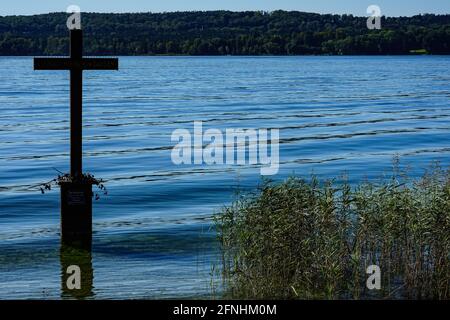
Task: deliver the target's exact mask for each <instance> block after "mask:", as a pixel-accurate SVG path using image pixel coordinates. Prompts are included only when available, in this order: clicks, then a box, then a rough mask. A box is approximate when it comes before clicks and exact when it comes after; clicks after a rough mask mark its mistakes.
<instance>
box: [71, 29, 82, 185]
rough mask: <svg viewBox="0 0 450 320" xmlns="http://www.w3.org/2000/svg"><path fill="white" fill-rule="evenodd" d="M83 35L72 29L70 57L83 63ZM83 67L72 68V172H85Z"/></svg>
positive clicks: (74, 175)
mask: <svg viewBox="0 0 450 320" xmlns="http://www.w3.org/2000/svg"><path fill="white" fill-rule="evenodd" d="M82 58H83V35H82V31H81V30H76V29H75V30H71V31H70V59H72V61H74V62H75V61H77V62H80V63H81V59H82ZM82 116H83V69H82V68H76V67H75V68H72V69H71V70H70V174H71V175H72V176H73V177H76V176H79V175H80V174H82V173H83V171H82V170H83V156H82V154H83V140H82V139H83V138H82V137H83V120H82Z"/></svg>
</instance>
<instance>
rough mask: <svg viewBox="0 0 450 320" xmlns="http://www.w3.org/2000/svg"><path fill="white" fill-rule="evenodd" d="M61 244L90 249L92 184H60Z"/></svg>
mask: <svg viewBox="0 0 450 320" xmlns="http://www.w3.org/2000/svg"><path fill="white" fill-rule="evenodd" d="M61 243H62V244H63V245H68V246H72V247H78V248H84V249H87V250H90V249H91V245H92V184H89V183H74V182H63V183H61Z"/></svg>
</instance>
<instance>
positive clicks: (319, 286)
mask: <svg viewBox="0 0 450 320" xmlns="http://www.w3.org/2000/svg"><path fill="white" fill-rule="evenodd" d="M216 227H217V229H218V232H219V239H220V242H221V248H222V253H223V259H222V261H223V265H222V270H223V278H224V283H225V289H226V290H225V291H226V295H227V296H229V297H231V298H250V299H280V298H281V299H313V298H314V299H358V298H389V299H396V298H425V299H449V298H450V284H449V279H450V264H449V254H450V173H449V172H443V171H442V170H441V169H439V168H438V167H436V168H434V169H433V170H432V171H431V172H429V173H427V174H425V175H424V176H423V177H422V178H421V179H419V180H414V181H409V180H408V178H407V177H405V176H403V177H402V174H401V173H400V172H399V171H398V170H396V172H395V173H394V175H393V177H392V179H390V180H389V181H387V182H382V183H380V184H375V183H371V182H364V183H362V184H360V185H358V186H355V187H351V186H350V185H349V184H348V183H347V182H345V181H344V183H342V184H340V185H336V183H335V182H334V181H325V182H320V181H319V180H318V179H317V178H316V177H314V176H313V177H312V178H311V180H310V181H306V180H302V179H298V178H290V179H288V180H287V181H285V182H284V183H281V184H274V183H271V182H265V183H264V184H263V185H262V186H261V187H260V189H259V190H258V192H257V193H255V194H246V195H240V196H239V197H238V199H237V200H236V201H235V202H234V203H233V204H232V205H231V206H230V207H227V208H225V209H223V211H222V212H221V213H220V214H218V215H217V216H216ZM372 264H376V265H378V266H380V268H381V275H382V285H381V290H379V291H377V290H375V291H369V290H368V289H367V288H366V280H367V277H368V275H367V274H366V268H367V266H369V265H372Z"/></svg>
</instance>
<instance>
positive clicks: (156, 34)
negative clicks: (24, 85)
mask: <svg viewBox="0 0 450 320" xmlns="http://www.w3.org/2000/svg"><path fill="white" fill-rule="evenodd" d="M67 17H68V15H67V14H66V13H51V14H45V15H35V16H7V17H0V55H65V54H67V52H68V41H67V37H68V31H67V27H66V19H67ZM366 21H367V17H354V16H352V15H342V16H341V15H320V14H314V13H304V12H296V11H291V12H287V11H274V12H270V13H268V12H230V11H207V12H173V13H153V14H152V13H135V14H132V13H130V14H100V13H84V14H82V26H83V30H84V33H85V53H86V54H90V55H147V54H189V55H266V54H268V55H301V54H409V53H411V52H413V51H416V52H428V53H431V54H450V15H428V14H427V15H421V16H414V17H400V18H383V20H382V29H381V30H368V28H367V26H366Z"/></svg>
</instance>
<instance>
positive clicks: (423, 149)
mask: <svg viewBox="0 0 450 320" xmlns="http://www.w3.org/2000/svg"><path fill="white" fill-rule="evenodd" d="M449 67H450V57H441V56H417V57H121V58H120V71H118V72H113V71H91V72H85V78H84V79H85V81H84V115H83V117H84V156H85V158H84V169H85V171H88V172H90V173H93V174H94V175H95V176H96V177H98V178H103V179H105V180H107V183H106V186H107V188H108V191H109V195H108V196H103V197H101V199H100V200H98V201H95V203H94V232H95V233H94V238H93V241H94V243H93V253H92V267H93V287H92V295H91V298H113V299H114V298H171V297H182V298H183V297H208V296H211V294H212V293H214V291H218V293H217V294H219V295H220V286H219V287H217V284H212V281H211V279H212V276H211V275H212V274H214V273H216V271H215V270H217V267H218V266H220V257H219V256H218V249H217V248H218V247H217V242H216V240H215V234H214V232H213V230H211V228H210V227H211V216H212V214H213V213H215V212H217V211H218V210H219V209H220V208H221V207H222V206H224V205H225V204H228V203H230V202H231V201H232V200H233V195H234V193H235V190H236V189H237V188H240V189H249V190H252V189H254V188H255V187H256V186H257V185H258V183H259V182H260V181H261V176H260V170H259V168H258V167H257V166H250V165H249V166H245V165H244V166H232V165H216V166H207V165H175V164H173V163H172V160H171V149H172V147H173V146H174V145H175V142H172V141H171V134H172V132H173V131H174V130H176V129H187V130H189V131H191V132H192V131H193V123H194V121H197V120H201V121H203V126H204V130H206V129H208V128H215V129H220V130H223V131H224V130H225V129H226V128H244V129H250V128H255V129H258V128H279V129H280V170H279V173H278V174H277V175H275V176H272V179H274V180H281V179H284V178H286V177H288V176H289V175H293V174H295V175H299V176H308V175H309V174H311V173H312V172H314V173H316V174H317V175H320V176H322V177H334V176H339V175H340V174H343V173H345V172H347V174H348V175H349V178H350V180H351V181H353V182H355V181H360V180H362V179H365V178H368V179H379V178H380V177H382V176H383V174H385V173H389V171H390V168H391V166H392V158H393V156H394V155H395V154H398V155H400V156H401V159H402V163H403V164H404V165H405V166H410V167H411V169H410V171H411V175H413V176H417V175H420V174H422V173H423V172H424V169H426V168H427V166H428V165H429V164H430V162H432V161H434V160H439V161H440V162H441V163H442V165H443V166H448V165H450V122H449V120H450V73H449V70H450V69H449ZM68 79H69V74H68V72H64V71H39V72H37V71H36V72H35V71H33V63H32V58H30V57H19V58H13V57H0V298H1V299H5V298H6V299H12V298H19V299H23V298H50V299H58V298H61V296H62V292H61V291H62V290H61V263H62V262H61V260H60V252H59V192H58V190H53V191H51V192H48V193H46V194H44V195H42V194H41V193H40V191H39V187H37V185H39V184H40V183H44V182H47V181H49V180H51V179H53V178H54V177H56V175H57V174H58V172H57V171H56V170H59V171H62V172H67V171H68V170H69V168H68V166H69V125H70V123H69V106H68V95H69V82H68ZM214 294H216V293H214Z"/></svg>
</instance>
